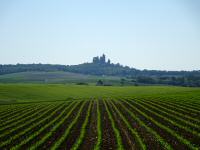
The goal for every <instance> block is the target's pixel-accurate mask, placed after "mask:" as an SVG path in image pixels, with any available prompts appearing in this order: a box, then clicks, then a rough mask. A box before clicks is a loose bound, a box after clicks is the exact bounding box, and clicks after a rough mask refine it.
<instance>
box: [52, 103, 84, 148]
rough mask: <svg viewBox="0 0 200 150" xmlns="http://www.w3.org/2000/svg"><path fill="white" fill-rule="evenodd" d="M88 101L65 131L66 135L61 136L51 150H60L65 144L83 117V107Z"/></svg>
mask: <svg viewBox="0 0 200 150" xmlns="http://www.w3.org/2000/svg"><path fill="white" fill-rule="evenodd" d="M85 104H86V101H85V102H84V103H83V104H82V105H81V107H80V109H79V111H78V113H77V115H76V117H75V119H74V120H73V121H72V122H71V124H70V125H69V126H68V128H67V129H66V130H65V132H64V134H63V135H62V136H61V138H60V139H58V141H56V143H55V144H54V145H53V146H52V147H51V150H55V149H59V147H60V145H61V144H62V143H63V142H64V140H65V139H67V137H68V135H69V134H70V130H71V129H72V128H73V126H74V125H75V124H76V123H77V122H78V119H79V117H80V116H81V113H82V111H83V107H84V106H85Z"/></svg>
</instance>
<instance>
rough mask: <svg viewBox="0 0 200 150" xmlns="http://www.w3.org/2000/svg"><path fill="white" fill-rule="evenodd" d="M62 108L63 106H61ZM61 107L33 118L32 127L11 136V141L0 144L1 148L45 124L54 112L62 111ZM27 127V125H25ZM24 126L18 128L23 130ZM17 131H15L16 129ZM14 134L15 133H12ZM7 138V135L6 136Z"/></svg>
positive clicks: (53, 108) (7, 140) (52, 108)
mask: <svg viewBox="0 0 200 150" xmlns="http://www.w3.org/2000/svg"><path fill="white" fill-rule="evenodd" d="M60 107H61V106H60ZM60 107H57V105H56V106H54V107H51V108H50V109H48V110H47V111H45V112H44V113H43V114H41V115H40V116H38V117H36V118H33V119H32V121H30V122H32V124H31V126H29V127H28V128H25V129H24V130H22V131H21V132H19V133H17V134H15V135H14V136H11V137H10V138H9V139H6V141H3V142H2V143H1V144H0V147H3V146H5V145H8V144H10V143H12V141H13V140H16V139H17V138H19V137H20V136H23V135H25V134H26V133H28V132H30V131H31V130H32V129H33V128H35V127H37V126H39V125H41V124H42V123H44V122H45V121H46V120H47V119H49V118H51V117H52V115H53V114H54V112H56V111H57V110H58V109H60ZM55 108H56V109H55ZM36 120H39V121H38V122H36ZM24 126H25V125H24ZM22 127H23V126H18V127H17V128H22ZM14 130H15V129H14ZM12 132H13V131H12ZM8 134H9V133H6V135H8ZM4 136H5V135H4Z"/></svg>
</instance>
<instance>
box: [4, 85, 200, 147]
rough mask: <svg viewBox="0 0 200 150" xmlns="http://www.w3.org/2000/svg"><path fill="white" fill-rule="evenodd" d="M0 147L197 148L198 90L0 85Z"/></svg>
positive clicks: (199, 135) (199, 126) (199, 136)
mask: <svg viewBox="0 0 200 150" xmlns="http://www.w3.org/2000/svg"><path fill="white" fill-rule="evenodd" d="M0 102H1V105H0V149H12V150H17V149H52V150H54V149H73V150H75V149H83V150H90V149H95V150H99V149H126V150H127V149H181V150H182V149H199V148H200V142H199V141H200V89H199V88H183V87H166V86H146V87H142V86H141V87H140V86H139V87H96V86H72V85H40V84H0Z"/></svg>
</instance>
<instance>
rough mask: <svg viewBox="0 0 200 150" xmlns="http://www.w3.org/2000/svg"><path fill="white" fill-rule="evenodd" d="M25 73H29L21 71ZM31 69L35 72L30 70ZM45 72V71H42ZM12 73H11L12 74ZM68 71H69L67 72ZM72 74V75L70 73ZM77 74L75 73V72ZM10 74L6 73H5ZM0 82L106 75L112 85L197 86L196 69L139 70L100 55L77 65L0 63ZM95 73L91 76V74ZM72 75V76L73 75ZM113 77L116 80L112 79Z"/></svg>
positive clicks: (78, 79)
mask: <svg viewBox="0 0 200 150" xmlns="http://www.w3.org/2000/svg"><path fill="white" fill-rule="evenodd" d="M25 72H29V73H25ZM34 72H35V73H34ZM45 72H46V73H45ZM13 73H14V74H13ZM16 73H18V74H16ZM70 73H71V74H70ZM73 73H76V74H73ZM77 73H78V74H77ZM9 74H10V75H9ZM0 75H1V76H0V82H4V83H5V82H15V81H16V82H20V81H21V82H36V83H45V82H47V83H78V82H89V83H90V82H91V81H92V83H94V82H97V80H98V79H99V78H100V79H102V77H104V76H106V77H109V76H111V77H109V80H110V78H111V79H113V77H115V78H114V81H112V84H113V83H115V82H117V83H119V82H121V84H124V83H128V84H129V85H130V84H131V85H132V84H134V85H140V84H167V85H179V86H193V87H195V86H200V71H199V70H196V71H160V70H139V69H135V68H131V67H128V66H123V65H121V64H119V63H117V64H113V63H111V61H110V59H108V60H107V61H106V56H105V55H104V54H103V55H102V56H100V57H94V58H93V61H92V62H90V63H83V64H79V65H51V64H16V65H0ZM71 76H72V78H71ZM92 76H95V77H92ZM74 77H75V78H74ZM116 78H117V81H116ZM120 78H121V79H122V80H121V79H120Z"/></svg>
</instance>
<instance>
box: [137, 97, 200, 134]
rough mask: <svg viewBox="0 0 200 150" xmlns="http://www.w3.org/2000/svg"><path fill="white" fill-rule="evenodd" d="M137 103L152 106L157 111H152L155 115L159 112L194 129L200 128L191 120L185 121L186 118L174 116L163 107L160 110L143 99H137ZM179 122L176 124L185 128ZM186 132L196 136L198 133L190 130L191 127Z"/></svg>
mask: <svg viewBox="0 0 200 150" xmlns="http://www.w3.org/2000/svg"><path fill="white" fill-rule="evenodd" d="M139 103H142V104H143V106H144V105H146V106H147V107H150V108H152V109H153V110H156V111H158V112H159V114H158V113H156V112H154V113H155V114H156V115H158V116H160V115H161V114H164V115H165V116H166V118H174V119H175V120H178V121H180V122H181V124H182V123H184V124H187V125H189V126H191V128H196V129H198V130H200V126H199V125H197V124H194V123H192V122H190V121H187V120H185V119H182V118H180V117H178V116H176V115H174V114H171V113H168V112H166V111H165V109H162V110H160V109H158V108H157V107H155V106H153V105H150V104H149V103H145V102H143V101H138V103H137V104H139ZM145 108H146V107H145ZM164 119H165V118H164ZM169 120H171V119H169ZM171 121H172V120H171ZM171 121H170V122H171ZM181 124H178V126H180V128H184V129H185V126H183V125H181ZM186 130H187V129H186ZM188 132H192V133H194V134H197V136H198V133H197V132H196V133H195V131H192V129H188Z"/></svg>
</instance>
